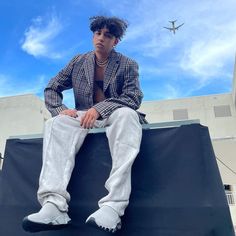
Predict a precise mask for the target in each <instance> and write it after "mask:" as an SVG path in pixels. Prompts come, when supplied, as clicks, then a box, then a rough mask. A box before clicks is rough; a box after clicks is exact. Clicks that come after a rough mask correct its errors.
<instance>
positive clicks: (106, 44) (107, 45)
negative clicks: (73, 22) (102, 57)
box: [93, 28, 118, 54]
mask: <svg viewBox="0 0 236 236" xmlns="http://www.w3.org/2000/svg"><path fill="white" fill-rule="evenodd" d="M117 43H118V39H117V38H116V37H115V36H113V35H112V34H111V33H110V32H109V30H108V29H107V28H102V29H100V30H97V31H95V32H94V35H93V45H94V47H95V51H96V52H99V53H102V54H104V53H105V54H109V53H110V51H111V50H112V48H113V46H115V45H116V44H117Z"/></svg>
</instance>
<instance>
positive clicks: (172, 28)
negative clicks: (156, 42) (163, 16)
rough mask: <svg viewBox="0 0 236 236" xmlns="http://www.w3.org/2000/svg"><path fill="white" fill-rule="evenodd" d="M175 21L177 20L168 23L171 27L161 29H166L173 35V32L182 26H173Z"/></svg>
mask: <svg viewBox="0 0 236 236" xmlns="http://www.w3.org/2000/svg"><path fill="white" fill-rule="evenodd" d="M176 21H177V20H173V21H169V22H170V23H171V24H172V27H163V28H165V29H168V30H170V31H173V33H174V34H175V31H176V30H178V29H179V28H180V27H181V26H182V25H183V24H184V23H182V24H180V25H178V26H175V22H176Z"/></svg>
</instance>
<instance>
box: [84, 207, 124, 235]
mask: <svg viewBox="0 0 236 236" xmlns="http://www.w3.org/2000/svg"><path fill="white" fill-rule="evenodd" d="M86 223H88V224H90V225H92V226H96V227H99V228H100V229H103V230H105V231H109V232H111V233H114V232H116V230H118V229H121V219H120V217H119V215H118V213H117V212H116V211H115V210H114V209H113V208H111V207H109V206H103V207H101V208H100V209H98V210H97V211H95V212H94V213H93V214H91V215H90V216H89V217H88V218H87V220H86Z"/></svg>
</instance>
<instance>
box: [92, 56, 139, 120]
mask: <svg viewBox="0 0 236 236" xmlns="http://www.w3.org/2000/svg"><path fill="white" fill-rule="evenodd" d="M142 98H143V93H142V91H141V89H140V85H139V72H138V64H137V63H136V62H135V61H133V60H131V59H128V60H127V63H126V65H125V70H124V84H123V88H122V93H121V95H120V96H117V97H111V98H108V99H105V100H104V101H102V102H99V103H97V104H95V105H94V106H93V107H94V108H95V109H96V110H97V111H98V112H99V114H100V115H101V117H102V118H107V117H109V116H110V115H111V113H112V112H113V111H114V110H116V109H117V108H120V107H130V108H132V109H134V110H137V109H138V108H139V107H140V104H141V102H142Z"/></svg>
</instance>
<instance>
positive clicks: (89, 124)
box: [81, 107, 100, 129]
mask: <svg viewBox="0 0 236 236" xmlns="http://www.w3.org/2000/svg"><path fill="white" fill-rule="evenodd" d="M99 116H100V114H99V113H98V112H97V110H96V109H95V108H93V107H92V108H90V109H89V110H87V112H86V113H85V115H84V116H83V117H82V119H81V126H82V127H83V128H84V129H91V128H93V125H94V122H95V121H96V120H97V119H98V117H99Z"/></svg>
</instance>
